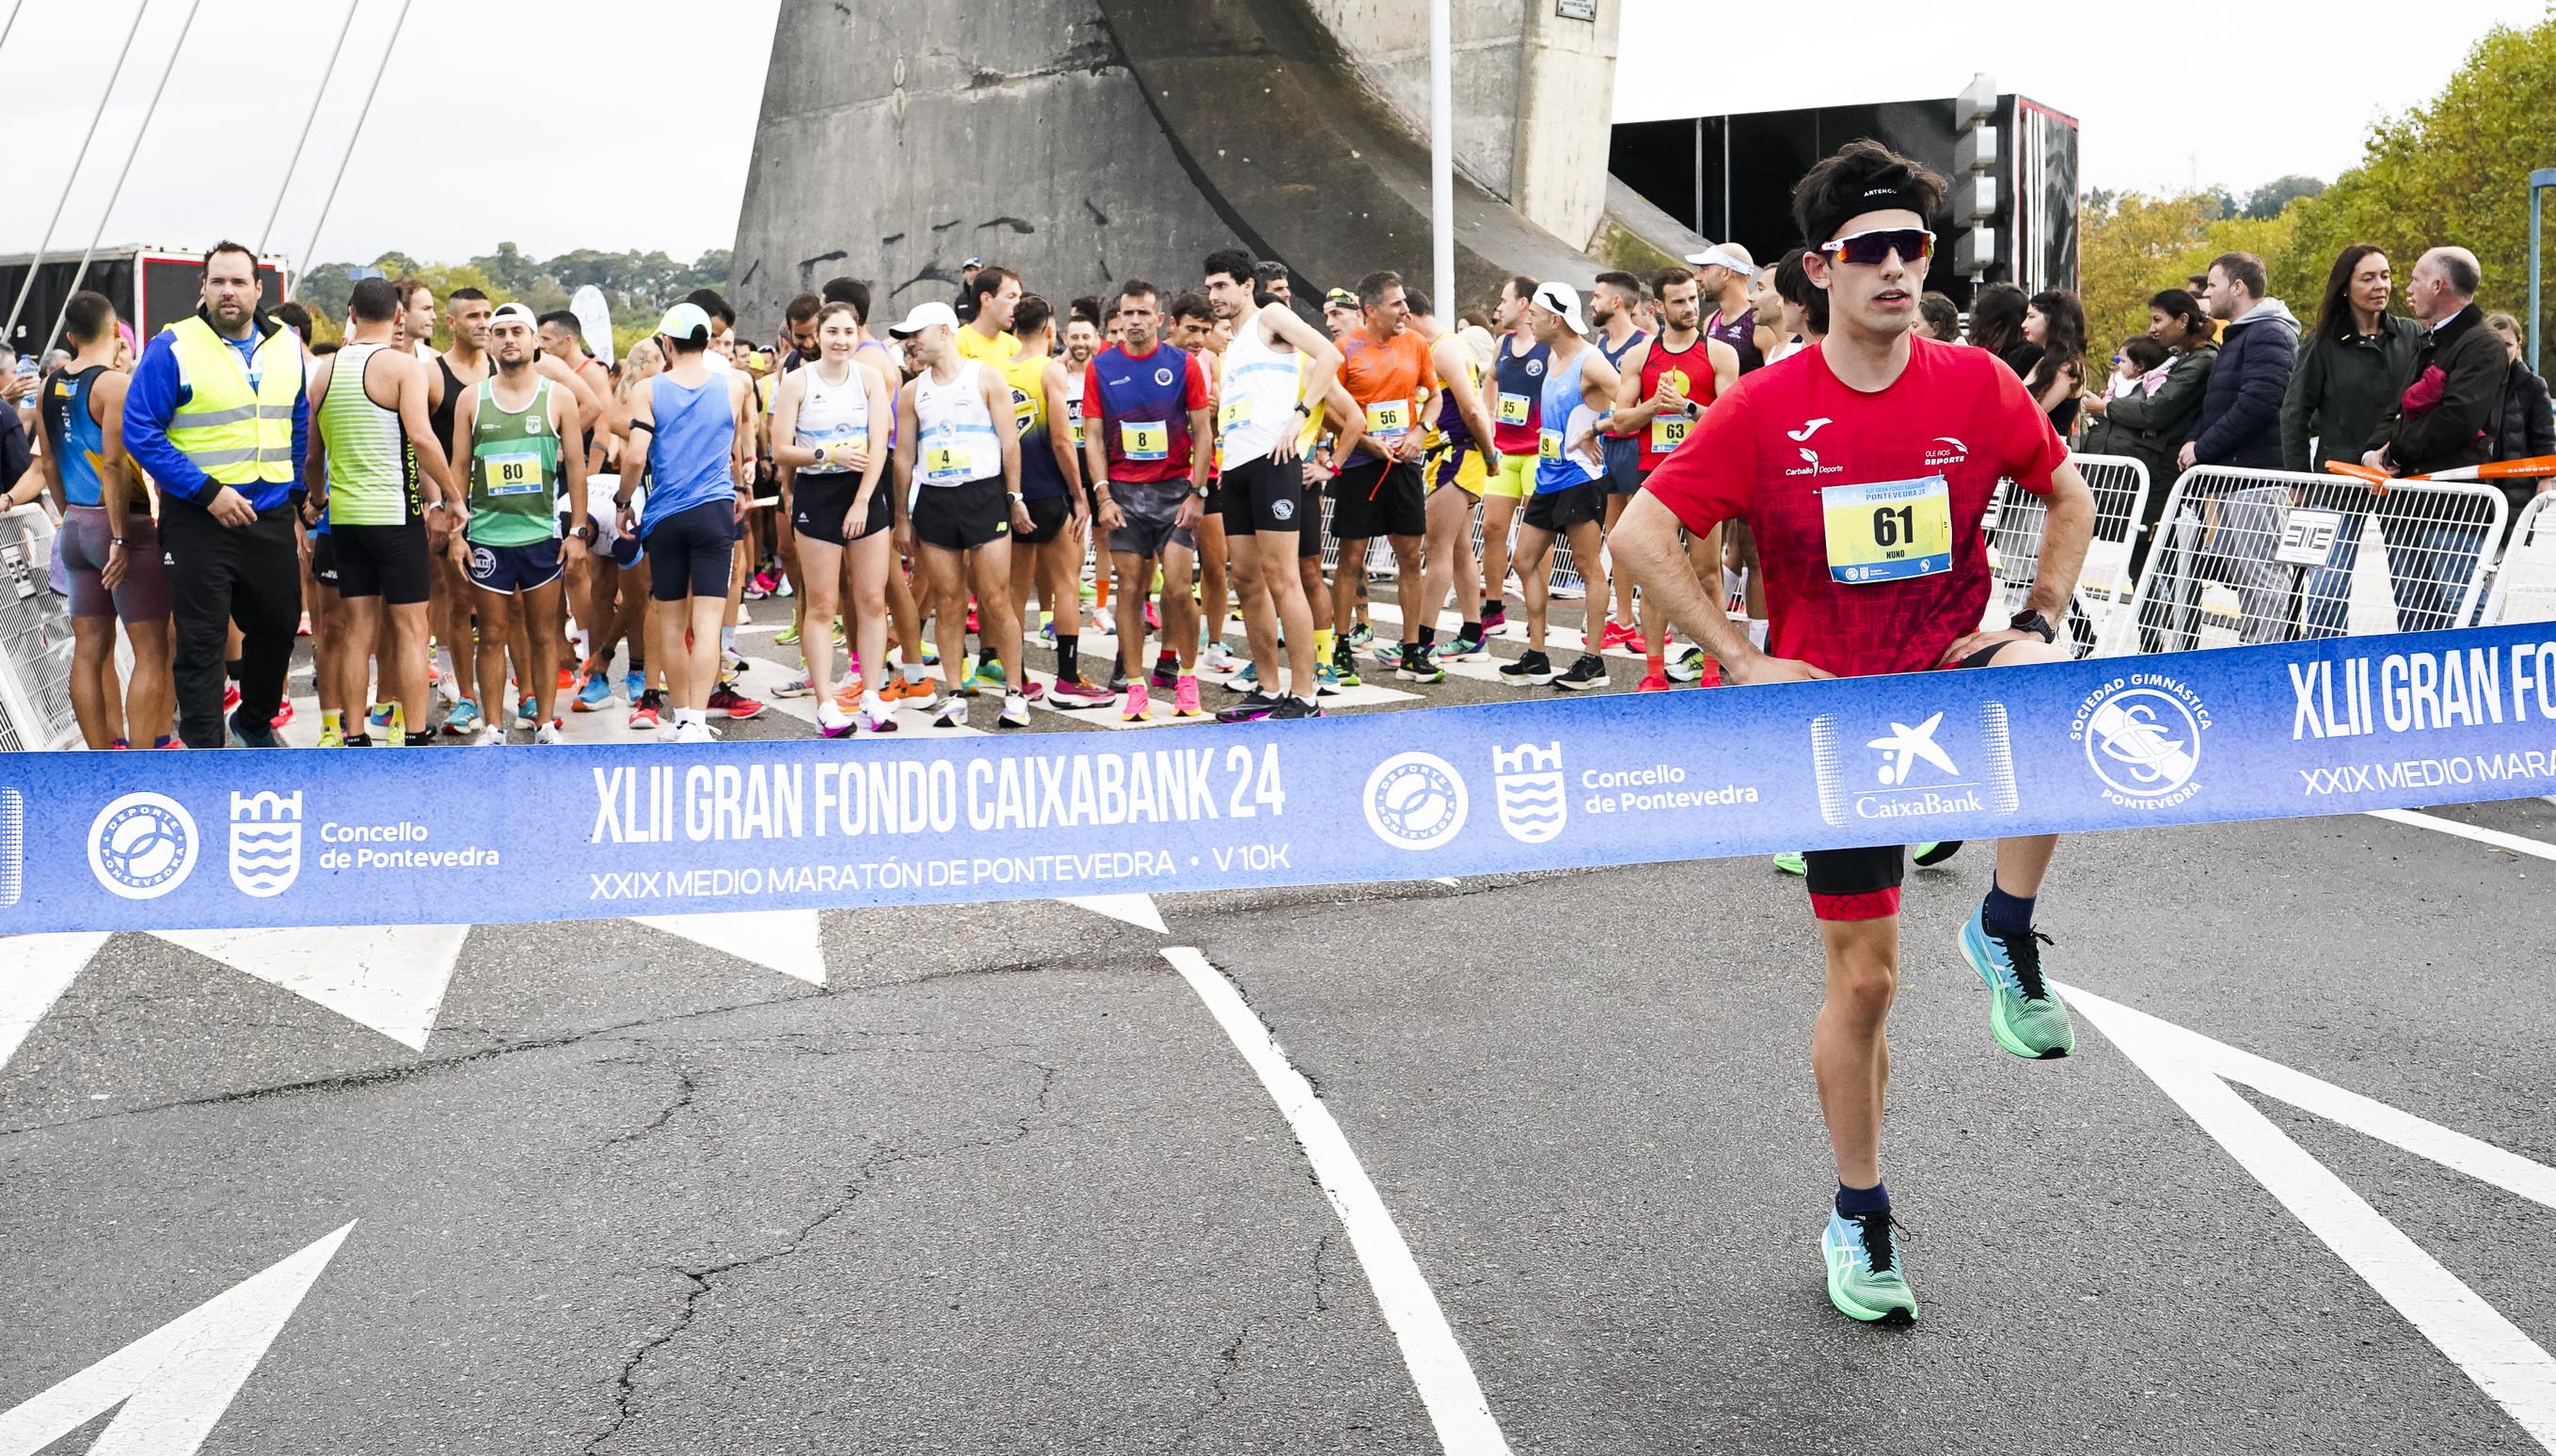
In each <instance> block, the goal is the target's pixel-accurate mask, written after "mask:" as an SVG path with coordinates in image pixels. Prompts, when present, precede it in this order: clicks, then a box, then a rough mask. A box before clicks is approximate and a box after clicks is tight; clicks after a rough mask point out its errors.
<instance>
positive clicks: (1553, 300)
mask: <svg viewBox="0 0 2556 1456" xmlns="http://www.w3.org/2000/svg"><path fill="white" fill-rule="evenodd" d="M1535 304H1536V306H1537V307H1539V308H1543V309H1545V310H1546V311H1548V312H1553V313H1559V314H1561V315H1562V321H1563V322H1565V323H1568V324H1570V325H1571V331H1572V332H1573V333H1587V332H1588V331H1589V320H1588V318H1587V317H1586V316H1584V315H1583V314H1582V313H1581V311H1580V291H1579V290H1578V289H1575V288H1573V287H1572V286H1571V285H1569V284H1567V283H1545V284H1538V285H1536V288H1535Z"/></svg>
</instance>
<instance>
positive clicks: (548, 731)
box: [533, 718, 568, 744]
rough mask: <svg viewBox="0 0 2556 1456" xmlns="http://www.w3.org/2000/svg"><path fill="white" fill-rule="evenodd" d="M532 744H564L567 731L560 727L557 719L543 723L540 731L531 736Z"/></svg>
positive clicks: (566, 740) (566, 738)
mask: <svg viewBox="0 0 2556 1456" xmlns="http://www.w3.org/2000/svg"><path fill="white" fill-rule="evenodd" d="M533 742H535V743H552V744H558V743H566V742H568V730H567V729H566V728H564V727H562V726H561V725H560V720H559V719H557V718H553V719H551V720H550V721H549V722H547V723H544V724H543V725H542V726H541V728H540V730H539V731H537V732H536V733H534V734H533Z"/></svg>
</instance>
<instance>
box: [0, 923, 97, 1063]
mask: <svg viewBox="0 0 2556 1456" xmlns="http://www.w3.org/2000/svg"><path fill="white" fill-rule="evenodd" d="M104 944H106V932H105V931H103V930H76V931H71V932H68V933H65V934H60V935H11V936H8V937H6V938H0V1067H5V1066H7V1065H8V1064H9V1058H10V1057H12V1056H15V1055H17V1054H18V1043H19V1042H21V1041H24V1040H26V1039H27V1033H28V1032H29V1031H34V1030H36V1024H37V1023H38V1022H41V1021H43V1020H44V1019H45V1013H46V1012H49V1011H51V1010H53V1007H54V1003H55V1002H56V1001H58V1000H60V999H61V998H62V994H63V993H64V991H66V990H68V989H69V988H70V984H71V978H72V977H74V976H76V975H78V974H79V973H80V967H82V966H84V965H87V964H88V961H89V957H90V956H93V955H95V954H97V952H98V948H99V947H100V946H102V945H104Z"/></svg>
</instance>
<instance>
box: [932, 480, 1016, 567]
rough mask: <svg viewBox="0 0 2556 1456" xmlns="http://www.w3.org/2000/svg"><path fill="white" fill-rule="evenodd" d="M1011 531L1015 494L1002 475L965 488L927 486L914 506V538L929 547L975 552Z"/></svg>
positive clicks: (959, 486)
mask: <svg viewBox="0 0 2556 1456" xmlns="http://www.w3.org/2000/svg"><path fill="white" fill-rule="evenodd" d="M1011 530H1012V495H1011V492H1010V491H1008V490H1005V489H1004V488H1003V477H1001V476H999V475H988V476H986V477H985V478H984V479H982V480H971V481H968V482H967V483H966V484H964V485H927V486H925V487H924V488H923V494H922V495H921V496H920V497H918V498H916V500H915V503H914V539H915V540H916V541H918V542H921V543H922V544H923V545H925V546H940V547H942V548H943V549H945V550H953V551H971V550H974V549H975V548H976V547H978V546H984V545H987V544H988V543H991V542H995V541H1000V540H1001V539H1002V538H1004V537H1005V536H1008V535H1009V534H1011Z"/></svg>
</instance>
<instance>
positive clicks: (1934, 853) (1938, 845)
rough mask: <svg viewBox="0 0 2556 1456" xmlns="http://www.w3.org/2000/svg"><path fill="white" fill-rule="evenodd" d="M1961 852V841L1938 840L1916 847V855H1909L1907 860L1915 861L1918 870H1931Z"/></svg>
mask: <svg viewBox="0 0 2556 1456" xmlns="http://www.w3.org/2000/svg"><path fill="white" fill-rule="evenodd" d="M1961 852H1962V841H1960V840H1958V839H1939V840H1936V841H1935V842H1934V843H1932V844H1921V845H1919V846H1917V851H1916V853H1914V854H1912V855H1910V856H1909V858H1910V859H1912V860H1915V861H1916V862H1917V865H1918V868H1920V869H1933V868H1934V867H1935V866H1937V865H1940V864H1942V863H1943V862H1944V861H1946V860H1948V859H1951V858H1952V857H1953V856H1955V855H1957V854H1960V853H1961Z"/></svg>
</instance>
